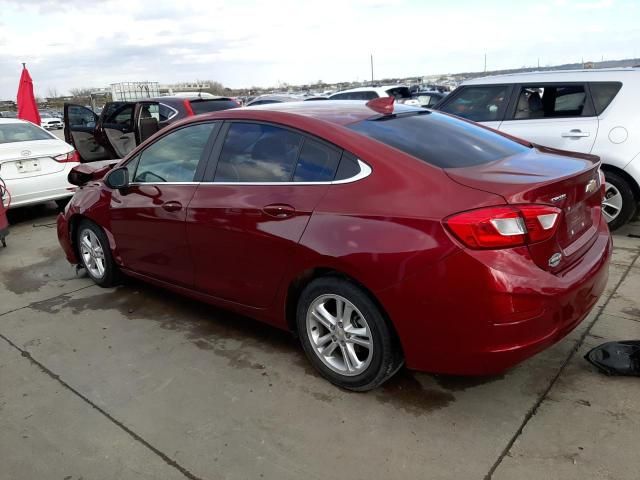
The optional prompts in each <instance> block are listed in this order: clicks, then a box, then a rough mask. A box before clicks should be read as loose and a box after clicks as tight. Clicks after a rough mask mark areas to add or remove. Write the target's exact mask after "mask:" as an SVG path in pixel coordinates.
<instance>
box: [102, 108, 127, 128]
mask: <svg viewBox="0 0 640 480" xmlns="http://www.w3.org/2000/svg"><path fill="white" fill-rule="evenodd" d="M133 107H134V104H132V103H114V104H112V106H110V107H109V111H107V113H106V114H105V116H104V124H105V125H117V126H120V127H131V125H132V119H133Z"/></svg>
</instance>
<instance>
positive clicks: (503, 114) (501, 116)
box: [432, 82, 515, 123]
mask: <svg viewBox="0 0 640 480" xmlns="http://www.w3.org/2000/svg"><path fill="white" fill-rule="evenodd" d="M478 87H483V88H487V87H507V91H506V93H505V97H504V98H505V101H504V102H503V103H502V106H501V107H500V108H499V109H498V115H497V116H496V118H495V119H494V120H471V119H469V118H466V117H463V116H461V115H456V114H455V113H452V112H445V111H444V110H443V108H444V107H446V106H447V105H449V104H450V103H451V102H453V101H454V100H455V99H456V98H458V97H459V96H460V92H463V91H464V90H467V89H469V88H478ZM514 88H515V84H513V83H506V82H504V83H477V84H471V85H462V86H460V87H458V88H456V89H455V90H454V91H453V92H451V93H450V94H449V95H447V96H445V97H444V98H442V99H441V100H440V101H439V102H438V103H436V105H434V106H437V107H438V108H432V109H433V110H437V111H442V112H443V113H446V114H448V115H453V116H455V117H459V118H464V119H465V120H469V121H471V122H476V123H487V122H502V121H504V120H506V119H507V113H508V112H509V111H510V109H511V108H512V105H511V102H512V101H513V91H514ZM514 106H515V105H514Z"/></svg>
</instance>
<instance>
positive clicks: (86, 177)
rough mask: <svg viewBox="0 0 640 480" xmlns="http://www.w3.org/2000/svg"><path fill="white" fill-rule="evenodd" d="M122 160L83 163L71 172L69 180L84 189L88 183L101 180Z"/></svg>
mask: <svg viewBox="0 0 640 480" xmlns="http://www.w3.org/2000/svg"><path fill="white" fill-rule="evenodd" d="M120 161H121V159H120V158H118V159H115V160H100V161H97V162H90V163H81V164H80V165H78V166H75V167H73V168H72V169H71V171H70V172H69V175H68V176H67V180H68V181H69V183H70V184H71V185H76V186H78V187H83V186H85V185H86V184H87V183H89V182H91V181H95V180H100V179H101V178H102V177H104V176H105V175H106V174H107V173H108V172H109V171H111V170H112V169H113V167H114V166H115V165H117V164H118V163H120Z"/></svg>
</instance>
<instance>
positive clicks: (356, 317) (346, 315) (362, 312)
mask: <svg viewBox="0 0 640 480" xmlns="http://www.w3.org/2000/svg"><path fill="white" fill-rule="evenodd" d="M296 320H297V327H298V332H299V334H300V340H301V342H302V346H303V348H304V351H305V353H306V355H307V357H308V358H309V360H310V361H311V363H312V364H313V365H314V366H315V367H316V368H317V369H318V371H319V372H320V373H321V374H322V376H323V377H325V378H326V379H328V380H329V381H330V382H332V383H334V384H335V385H338V386H339V387H342V388H346V389H349V390H355V391H367V390H371V389H373V388H376V387H377V386H379V385H380V384H382V383H383V382H384V381H386V380H387V379H388V378H389V377H391V376H392V375H393V374H394V373H395V372H396V371H397V370H398V369H399V368H400V366H402V356H401V354H400V351H399V348H398V345H397V342H396V341H395V339H394V337H393V335H392V331H391V329H390V327H389V325H388V324H387V321H386V320H385V317H384V315H383V314H382V312H381V311H380V309H379V308H378V307H377V306H376V304H375V303H374V302H373V301H372V300H371V298H370V297H369V295H368V294H367V293H366V292H364V291H363V290H362V289H360V288H359V287H358V286H356V285H354V284H353V283H351V282H349V281H346V280H343V279H340V278H335V277H324V278H319V279H317V280H314V281H313V282H311V283H310V284H309V285H308V286H307V287H306V288H305V289H304V291H303V292H302V295H301V296H300V300H299V302H298V308H297V318H296Z"/></svg>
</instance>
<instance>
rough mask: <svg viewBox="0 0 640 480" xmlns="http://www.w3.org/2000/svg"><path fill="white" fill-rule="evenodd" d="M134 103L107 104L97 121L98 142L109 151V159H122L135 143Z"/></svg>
mask: <svg viewBox="0 0 640 480" xmlns="http://www.w3.org/2000/svg"><path fill="white" fill-rule="evenodd" d="M135 106H136V104H135V102H109V103H107V104H106V105H105V107H104V109H103V110H102V114H101V115H100V119H99V121H98V127H97V134H96V137H97V139H98V142H100V143H101V144H102V145H105V146H106V147H107V149H108V150H110V153H111V155H112V156H111V158H123V157H125V156H126V155H127V154H128V153H129V152H130V151H132V150H133V149H134V148H135V147H136V145H137V143H136V138H135V132H134V119H133V116H134V110H135Z"/></svg>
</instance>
